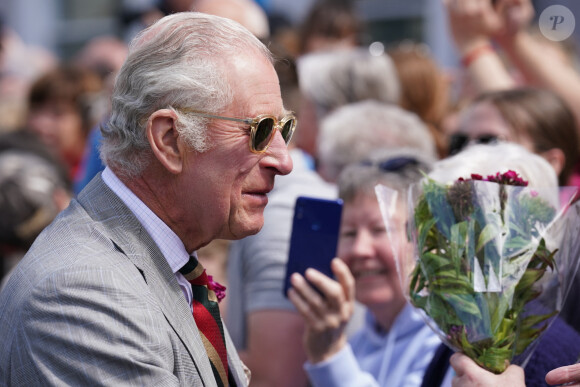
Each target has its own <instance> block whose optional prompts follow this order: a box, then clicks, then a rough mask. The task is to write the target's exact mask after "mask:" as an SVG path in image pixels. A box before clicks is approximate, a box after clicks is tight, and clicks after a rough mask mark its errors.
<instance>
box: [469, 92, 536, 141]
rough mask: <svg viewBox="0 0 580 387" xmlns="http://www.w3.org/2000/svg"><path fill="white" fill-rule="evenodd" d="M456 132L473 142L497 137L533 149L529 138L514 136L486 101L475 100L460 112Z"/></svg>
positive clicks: (496, 111) (499, 115)
mask: <svg viewBox="0 0 580 387" xmlns="http://www.w3.org/2000/svg"><path fill="white" fill-rule="evenodd" d="M458 133H460V134H464V135H465V136H466V137H467V138H468V139H469V140H471V141H474V142H488V141H490V140H494V139H498V140H503V141H513V142H517V143H519V144H520V145H522V146H523V147H525V148H526V149H528V150H530V151H533V150H534V146H533V144H532V141H531V139H530V138H515V135H514V129H513V128H512V127H511V126H510V125H509V124H508V123H507V122H506V121H505V120H504V118H503V117H502V115H501V113H500V112H499V110H498V109H497V108H496V107H495V106H493V104H491V103H489V102H487V101H483V102H477V103H475V104H473V105H472V106H470V107H468V108H467V109H466V110H465V111H464V112H463V113H462V114H461V116H460V119H459V128H458ZM520 137H522V136H520Z"/></svg>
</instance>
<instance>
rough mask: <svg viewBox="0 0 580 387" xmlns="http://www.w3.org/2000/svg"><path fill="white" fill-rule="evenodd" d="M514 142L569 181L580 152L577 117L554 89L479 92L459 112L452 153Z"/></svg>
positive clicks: (563, 180)
mask: <svg viewBox="0 0 580 387" xmlns="http://www.w3.org/2000/svg"><path fill="white" fill-rule="evenodd" d="M498 141H509V142H515V143H518V144H520V145H522V146H524V147H525V148H526V149H528V150H529V151H531V152H534V153H536V154H539V155H540V156H542V157H543V158H544V159H546V160H547V161H548V162H549V163H550V165H551V166H552V167H553V168H554V171H555V172H556V174H557V175H558V183H559V184H560V185H567V184H569V183H570V182H571V181H570V179H571V178H572V177H573V175H574V173H575V168H576V167H577V166H576V163H577V161H578V157H579V155H580V145H579V139H578V134H577V129H576V120H575V119H574V114H573V113H572V111H571V110H570V108H569V106H568V105H567V104H566V103H565V102H564V100H562V98H560V97H559V96H558V95H556V94H555V93H553V92H551V91H549V90H546V89H541V88H533V87H521V88H516V89H509V90H500V91H491V92H486V93H482V94H480V95H479V96H478V97H476V98H475V99H474V100H473V101H472V102H471V103H470V104H469V105H468V106H467V107H466V108H465V109H464V110H463V111H462V112H461V113H460V118H459V124H458V130H457V132H455V133H454V134H452V135H451V139H450V149H449V153H450V154H451V155H453V154H456V153H458V152H459V151H460V150H462V149H463V148H464V147H465V146H466V145H468V144H474V143H478V144H482V143H483V144H487V143H494V142H498Z"/></svg>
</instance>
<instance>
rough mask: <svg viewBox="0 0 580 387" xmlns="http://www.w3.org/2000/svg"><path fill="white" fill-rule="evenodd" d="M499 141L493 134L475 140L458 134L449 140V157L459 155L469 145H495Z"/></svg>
mask: <svg viewBox="0 0 580 387" xmlns="http://www.w3.org/2000/svg"><path fill="white" fill-rule="evenodd" d="M497 141H499V137H498V136H495V135H493V134H484V135H481V136H478V137H475V138H471V137H469V136H468V135H466V134H463V133H456V134H453V135H451V138H450V139H449V155H450V156H452V155H454V154H456V153H459V152H460V151H461V150H462V149H463V148H465V147H466V146H467V145H468V144H470V143H473V144H493V143H496V142H497Z"/></svg>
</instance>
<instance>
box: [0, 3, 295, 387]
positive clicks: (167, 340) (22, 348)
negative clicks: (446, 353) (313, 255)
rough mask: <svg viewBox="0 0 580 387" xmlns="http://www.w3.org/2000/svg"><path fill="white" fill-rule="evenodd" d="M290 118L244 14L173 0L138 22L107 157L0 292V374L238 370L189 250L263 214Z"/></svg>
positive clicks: (190, 374)
mask: <svg viewBox="0 0 580 387" xmlns="http://www.w3.org/2000/svg"><path fill="white" fill-rule="evenodd" d="M295 128H296V119H295V118H294V116H293V115H292V113H291V112H289V111H287V110H286V109H285V108H284V106H283V103H282V98H281V92H280V86H279V81H278V76H277V74H276V71H275V69H274V66H273V59H272V55H271V53H270V51H269V50H268V49H267V48H266V47H265V46H264V45H263V44H262V43H261V42H260V41H259V40H258V39H257V38H256V37H255V36H254V35H252V34H251V33H250V32H249V31H248V30H246V29H245V28H244V27H242V26H241V25H240V24H238V23H236V22H234V21H232V20H229V19H224V18H221V17H217V16H212V15H207V14H202V13H196V12H182V13H176V14H173V15H170V16H166V17H164V18H162V19H160V20H159V21H158V22H156V23H155V24H153V25H152V26H151V27H149V28H148V29H146V30H144V31H143V32H141V33H140V34H139V35H138V36H137V37H136V38H135V39H134V40H133V42H132V43H131V45H130V51H129V54H128V57H127V59H126V61H125V63H124V64H123V66H122V68H121V70H120V71H119V74H118V76H117V78H116V83H115V87H114V91H113V95H112V113H111V118H110V120H109V122H108V124H107V125H106V126H103V128H102V132H103V143H102V146H101V149H100V151H101V156H102V159H103V161H104V162H105V164H106V168H105V170H104V171H103V172H102V173H99V174H98V175H97V176H95V178H94V179H93V180H92V181H91V182H90V183H89V184H88V185H87V186H86V187H85V188H84V189H83V190H82V191H81V192H80V193H79V195H78V197H77V198H76V199H74V200H72V202H71V204H70V206H69V207H68V208H67V209H65V210H64V211H63V212H62V213H61V214H60V215H59V216H58V217H57V218H56V220H55V221H54V222H53V223H52V224H51V225H49V226H48V227H47V228H46V229H45V230H44V231H43V232H42V234H41V235H40V236H39V237H38V238H37V239H36V241H35V243H34V244H33V246H32V247H31V249H30V250H29V251H28V253H27V254H26V256H25V257H24V258H23V259H22V261H20V263H19V264H18V266H17V267H16V268H15V270H14V271H13V274H12V275H11V277H10V278H9V280H8V281H7V283H6V286H5V288H4V289H3V290H2V292H0V332H2V337H3V339H2V344H3V351H2V352H1V353H0V385H57V384H63V385H64V384H66V385H76V386H95V385H123V386H143V385H147V386H158V385H167V386H202V385H203V386H247V385H248V384H249V376H250V375H249V372H248V369H247V368H246V367H245V366H244V365H243V363H242V362H241V360H240V358H239V356H238V353H237V351H236V348H235V347H234V345H233V343H232V341H231V339H230V336H229V333H228V330H227V327H226V326H225V324H224V323H223V320H222V318H221V316H220V314H219V309H217V302H218V301H219V300H220V297H221V296H223V292H222V290H223V289H221V287H220V286H218V285H219V284H216V283H214V282H212V281H211V277H210V276H211V273H207V272H206V271H205V269H204V268H203V266H202V265H201V264H200V263H199V262H198V260H197V257H196V251H197V250H198V249H200V248H201V247H203V246H206V245H207V244H208V243H210V242H211V241H212V240H215V239H229V240H233V239H240V238H244V237H246V236H249V235H252V234H255V233H257V232H258V231H259V230H260V229H261V228H262V226H263V224H264V215H263V214H264V208H265V206H266V204H267V203H268V194H269V192H270V191H271V190H272V189H273V187H274V179H275V177H276V176H277V175H286V174H288V173H290V171H291V170H292V159H291V158H290V155H289V152H288V148H287V144H288V142H289V141H290V139H291V138H292V134H293V133H294V130H295ZM186 275H187V278H186V277H185V276H186ZM202 296H203V297H202ZM216 309H217V310H216Z"/></svg>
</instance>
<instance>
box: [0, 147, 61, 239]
mask: <svg viewBox="0 0 580 387" xmlns="http://www.w3.org/2000/svg"><path fill="white" fill-rule="evenodd" d="M65 178H66V177H65V176H63V175H62V174H61V171H60V167H59V165H58V164H57V163H56V162H53V161H49V160H48V159H46V158H44V157H42V156H41V155H37V154H35V153H33V152H30V151H26V150H19V149H14V150H5V151H3V152H1V153H0V213H2V216H1V217H0V243H2V244H10V245H12V246H18V247H20V248H25V249H28V248H29V247H30V245H31V244H32V242H33V241H34V239H35V238H36V237H37V236H38V234H40V232H41V231H42V230H43V229H44V227H46V226H47V225H48V224H49V223H50V222H52V220H53V219H54V218H55V217H56V215H57V214H58V212H59V211H60V208H59V207H58V205H57V203H56V202H55V199H54V193H55V191H57V190H59V189H60V190H62V191H63V192H66V193H67V194H68V195H70V196H72V191H71V190H70V187H69V183H68V181H66V179H65Z"/></svg>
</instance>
